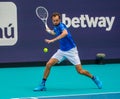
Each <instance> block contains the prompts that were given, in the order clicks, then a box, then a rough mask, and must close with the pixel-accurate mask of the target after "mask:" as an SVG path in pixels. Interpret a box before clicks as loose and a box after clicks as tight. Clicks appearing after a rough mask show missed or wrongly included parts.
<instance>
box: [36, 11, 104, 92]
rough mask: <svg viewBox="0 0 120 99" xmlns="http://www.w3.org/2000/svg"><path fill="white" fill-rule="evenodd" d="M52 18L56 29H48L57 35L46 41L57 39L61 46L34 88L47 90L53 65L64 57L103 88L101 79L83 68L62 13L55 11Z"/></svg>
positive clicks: (51, 41)
mask: <svg viewBox="0 0 120 99" xmlns="http://www.w3.org/2000/svg"><path fill="white" fill-rule="evenodd" d="M51 18H52V22H53V25H54V29H53V30H51V29H50V28H47V29H46V31H47V32H48V33H49V34H51V35H56V37H55V38H53V39H45V42H46V43H48V44H50V43H54V42H55V41H59V42H60V48H59V49H58V50H57V52H56V53H55V54H54V55H53V56H52V57H51V58H50V60H49V61H48V62H47V64H46V68H45V71H44V75H43V79H42V82H41V83H40V85H39V86H38V87H36V88H35V89H34V91H44V90H46V87H45V83H46V80H47V78H48V76H49V73H50V70H51V67H52V66H53V65H55V64H56V63H60V62H61V61H63V60H64V59H68V60H69V61H70V62H71V63H72V64H73V65H75V68H76V70H77V72H78V73H79V74H82V75H85V76H87V77H89V78H90V79H92V80H93V81H94V82H95V84H96V85H97V87H98V88H99V89H101V88H102V82H101V81H100V80H99V78H98V77H96V76H93V75H92V74H90V73H89V72H88V71H87V70H84V69H82V66H81V61H80V58H79V55H78V50H77V47H76V44H75V42H74V40H73V39H72V36H71V34H70V31H69V30H68V28H67V27H66V26H65V24H63V23H62V22H61V16H60V14H59V13H57V12H56V13H53V14H52V17H51Z"/></svg>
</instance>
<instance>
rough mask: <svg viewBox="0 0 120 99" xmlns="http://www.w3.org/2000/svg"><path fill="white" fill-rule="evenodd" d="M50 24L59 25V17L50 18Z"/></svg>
mask: <svg viewBox="0 0 120 99" xmlns="http://www.w3.org/2000/svg"><path fill="white" fill-rule="evenodd" d="M52 22H53V25H58V24H59V23H60V18H59V16H54V17H52Z"/></svg>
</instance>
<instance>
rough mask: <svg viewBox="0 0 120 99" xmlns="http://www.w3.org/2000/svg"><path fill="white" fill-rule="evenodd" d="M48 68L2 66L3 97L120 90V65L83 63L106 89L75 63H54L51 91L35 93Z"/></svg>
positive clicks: (49, 81) (0, 84)
mask: <svg viewBox="0 0 120 99" xmlns="http://www.w3.org/2000/svg"><path fill="white" fill-rule="evenodd" d="M44 68H45V66H41V67H36V66H34V67H21V68H20V67H19V68H0V99H11V98H21V97H45V96H58V95H74V94H92V93H106V92H120V64H104V65H96V64H93V65H92V64H91V65H83V68H84V69H86V70H88V71H89V72H90V73H92V74H93V75H96V76H98V77H99V78H100V79H101V80H102V82H103V88H102V89H98V88H97V86H96V85H95V84H94V83H93V81H92V80H91V79H89V78H88V77H85V76H82V75H80V74H78V73H77V72H76V69H75V67H74V66H72V65H70V66H68V65H67V66H53V67H52V69H51V73H50V75H49V78H48V79H47V82H46V87H47V91H42V92H33V89H34V88H35V87H36V86H38V85H39V83H40V82H41V79H42V76H43V71H44ZM24 99H25V98H24Z"/></svg>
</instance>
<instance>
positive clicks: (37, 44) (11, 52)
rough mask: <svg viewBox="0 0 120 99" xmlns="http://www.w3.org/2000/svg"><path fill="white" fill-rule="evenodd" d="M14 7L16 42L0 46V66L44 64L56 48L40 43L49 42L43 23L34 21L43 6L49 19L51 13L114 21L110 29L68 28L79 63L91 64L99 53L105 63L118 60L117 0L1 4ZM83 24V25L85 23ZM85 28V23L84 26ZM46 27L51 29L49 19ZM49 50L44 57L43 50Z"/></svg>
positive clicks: (19, 0) (119, 9)
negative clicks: (79, 58)
mask: <svg viewBox="0 0 120 99" xmlns="http://www.w3.org/2000/svg"><path fill="white" fill-rule="evenodd" d="M0 2H13V3H15V5H16V6H17V19H18V20H17V21H18V41H17V43H16V44H15V45H14V46H0V63H8V62H37V61H47V60H48V59H49V58H50V57H51V56H52V55H53V54H54V53H55V52H56V50H57V49H58V48H59V43H58V42H55V43H53V44H46V43H45V42H44V39H46V38H53V37H54V36H51V35H49V34H47V33H46V32H45V27H44V25H43V23H42V22H41V21H40V20H39V19H38V18H37V16H36V14H35V9H36V7H38V6H44V7H46V8H47V9H48V11H49V15H51V14H52V13H53V12H60V13H61V14H66V16H67V17H69V18H71V19H72V18H73V17H78V18H79V17H80V15H88V16H89V17H94V18H95V17H109V18H111V17H113V16H114V17H115V20H114V23H113V26H112V29H111V30H110V31H106V30H105V27H103V28H100V27H98V26H97V27H95V28H94V27H91V28H89V27H86V28H82V27H79V28H73V27H72V26H71V27H69V30H70V31H71V34H72V36H73V38H74V40H75V42H76V44H77V47H78V50H79V55H80V57H81V60H94V59H95V58H96V54H97V53H99V52H102V53H105V54H106V59H120V13H119V12H120V1H119V0H94V1H90V0H77V1H76V0H2V1H0ZM85 23H86V22H85ZM86 24H87V23H86ZM48 25H49V26H50V27H51V28H53V26H52V22H51V19H50V17H49V18H48ZM44 47H47V48H48V49H49V52H48V53H44V52H43V48H44Z"/></svg>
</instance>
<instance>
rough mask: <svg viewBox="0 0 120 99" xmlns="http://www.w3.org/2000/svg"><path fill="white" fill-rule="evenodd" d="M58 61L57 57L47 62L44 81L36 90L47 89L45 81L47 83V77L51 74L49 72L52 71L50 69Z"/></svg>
mask: <svg viewBox="0 0 120 99" xmlns="http://www.w3.org/2000/svg"><path fill="white" fill-rule="evenodd" d="M57 62H58V60H57V59H56V58H51V59H50V60H49V61H48V62H47V64H46V67H45V71H44V75H43V79H42V82H41V83H40V85H39V86H37V87H36V88H35V89H34V91H44V90H46V87H45V83H46V79H47V77H48V76H49V73H50V69H51V67H52V66H53V65H55V64H56V63H57Z"/></svg>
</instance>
